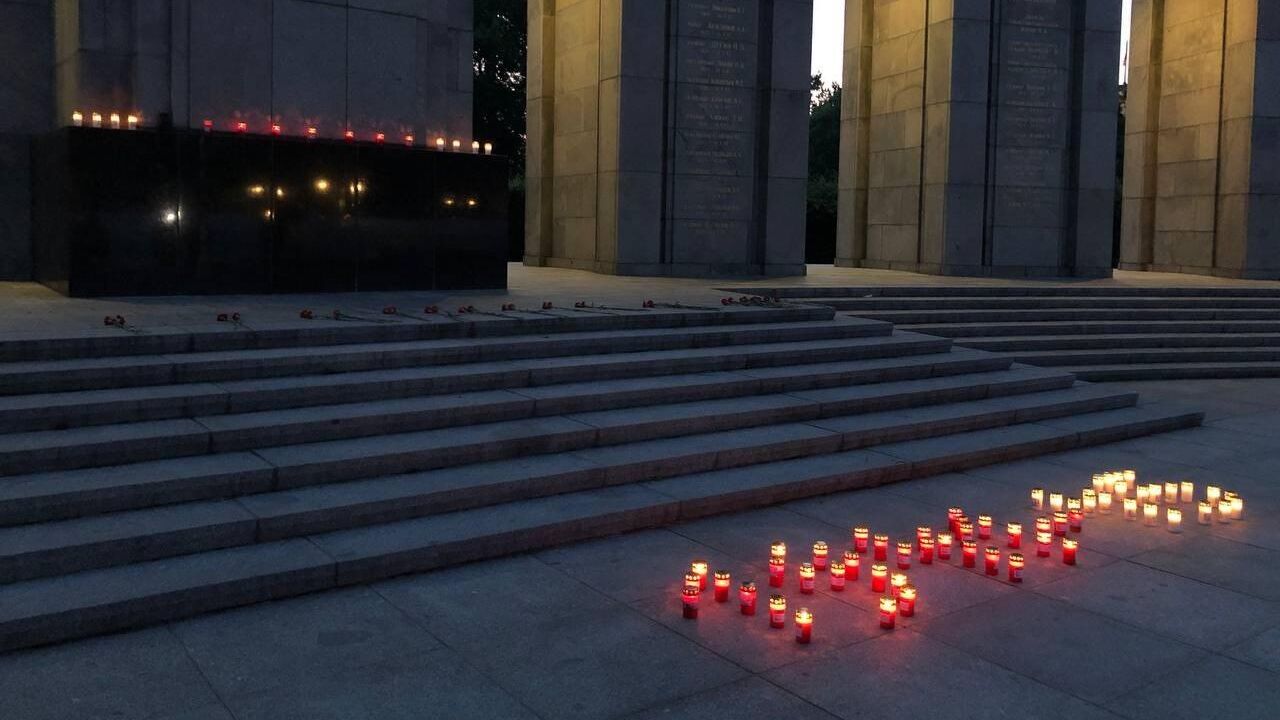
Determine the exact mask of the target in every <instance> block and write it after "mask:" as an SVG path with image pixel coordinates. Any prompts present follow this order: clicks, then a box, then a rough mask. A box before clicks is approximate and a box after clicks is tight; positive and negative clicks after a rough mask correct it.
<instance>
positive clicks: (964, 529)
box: [960, 520, 973, 540]
mask: <svg viewBox="0 0 1280 720" xmlns="http://www.w3.org/2000/svg"><path fill="white" fill-rule="evenodd" d="M960 539H961V540H972V539H973V523H971V522H969V521H968V520H961V521H960Z"/></svg>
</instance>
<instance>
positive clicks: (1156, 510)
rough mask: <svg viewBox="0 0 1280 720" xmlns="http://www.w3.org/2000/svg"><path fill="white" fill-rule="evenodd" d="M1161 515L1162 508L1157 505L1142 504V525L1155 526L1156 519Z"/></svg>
mask: <svg viewBox="0 0 1280 720" xmlns="http://www.w3.org/2000/svg"><path fill="white" fill-rule="evenodd" d="M1159 514H1160V506H1159V505H1156V504H1155V503H1143V504H1142V524H1144V525H1155V524H1156V518H1157V517H1158V516H1159Z"/></svg>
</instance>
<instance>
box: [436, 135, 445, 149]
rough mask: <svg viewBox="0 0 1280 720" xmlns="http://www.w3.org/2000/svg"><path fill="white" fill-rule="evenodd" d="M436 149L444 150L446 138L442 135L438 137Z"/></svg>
mask: <svg viewBox="0 0 1280 720" xmlns="http://www.w3.org/2000/svg"><path fill="white" fill-rule="evenodd" d="M436 149H437V150H444V138H442V137H438V138H436Z"/></svg>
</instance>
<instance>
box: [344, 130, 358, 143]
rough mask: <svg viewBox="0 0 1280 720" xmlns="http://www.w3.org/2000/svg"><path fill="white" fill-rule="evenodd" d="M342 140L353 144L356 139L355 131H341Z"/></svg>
mask: <svg viewBox="0 0 1280 720" xmlns="http://www.w3.org/2000/svg"><path fill="white" fill-rule="evenodd" d="M342 138H343V139H344V140H346V141H347V142H355V139H356V131H355V130H351V129H347V130H343V131H342Z"/></svg>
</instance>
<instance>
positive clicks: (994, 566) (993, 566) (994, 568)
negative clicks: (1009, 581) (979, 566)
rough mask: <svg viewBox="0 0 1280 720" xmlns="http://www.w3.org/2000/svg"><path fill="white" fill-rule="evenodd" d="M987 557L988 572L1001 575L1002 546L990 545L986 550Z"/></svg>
mask: <svg viewBox="0 0 1280 720" xmlns="http://www.w3.org/2000/svg"><path fill="white" fill-rule="evenodd" d="M986 559H987V563H986V564H987V574H988V575H999V574H1000V548H998V547H996V546H995V545H990V546H988V547H987V551H986Z"/></svg>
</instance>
